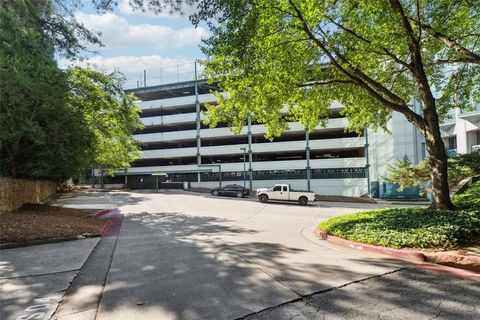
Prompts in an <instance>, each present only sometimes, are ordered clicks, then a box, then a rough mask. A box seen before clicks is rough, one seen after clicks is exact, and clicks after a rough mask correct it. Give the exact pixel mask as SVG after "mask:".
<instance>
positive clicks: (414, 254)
mask: <svg viewBox="0 0 480 320" xmlns="http://www.w3.org/2000/svg"><path fill="white" fill-rule="evenodd" d="M314 232H315V234H316V235H317V236H318V237H320V238H321V239H323V240H327V241H330V242H333V243H336V244H338V245H341V246H344V247H348V248H351V249H355V250H362V251H368V252H373V253H380V254H386V255H389V256H394V257H397V258H401V259H408V260H414V261H419V262H426V261H428V258H427V257H426V256H425V255H424V254H423V253H421V252H418V251H412V250H404V249H392V248H386V247H380V246H374V245H371V244H365V243H360V242H354V241H350V240H347V239H343V238H339V237H335V236H332V235H330V234H328V233H326V232H325V231H322V230H320V229H318V228H315V231H314Z"/></svg>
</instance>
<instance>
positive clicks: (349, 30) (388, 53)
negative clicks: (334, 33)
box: [326, 16, 411, 69]
mask: <svg viewBox="0 0 480 320" xmlns="http://www.w3.org/2000/svg"><path fill="white" fill-rule="evenodd" d="M326 18H327V19H328V20H330V21H331V22H332V23H333V24H334V25H336V26H337V27H339V28H340V29H342V30H344V31H345V32H347V33H349V34H351V35H352V36H354V37H356V38H357V39H359V40H361V41H363V42H365V43H368V44H372V42H371V41H370V40H368V39H367V38H365V37H363V36H361V35H359V34H358V33H356V32H355V31H353V30H351V29H349V28H347V27H345V26H344V25H342V24H340V23H338V22H336V21H335V20H334V19H332V18H330V17H328V16H327V17H326ZM380 49H381V50H382V51H383V53H382V52H378V51H375V52H376V53H378V54H386V55H387V56H389V57H390V58H392V59H393V60H394V61H395V62H396V63H398V64H401V65H402V66H404V67H406V68H408V69H410V68H411V66H410V64H408V63H407V62H405V61H403V60H401V59H400V58H398V57H397V56H396V55H395V54H393V53H392V52H391V51H390V50H388V49H387V48H385V47H380Z"/></svg>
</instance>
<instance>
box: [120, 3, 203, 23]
mask: <svg viewBox="0 0 480 320" xmlns="http://www.w3.org/2000/svg"><path fill="white" fill-rule="evenodd" d="M159 2H160V8H161V10H160V11H159V12H155V11H154V10H152V9H150V8H149V7H148V0H143V3H144V5H143V8H135V9H134V8H132V6H131V5H130V3H129V0H122V2H120V4H119V5H118V9H119V10H120V12H121V13H123V14H125V15H129V16H148V17H172V18H181V19H188V17H189V16H190V15H192V14H193V13H195V12H196V9H197V7H196V4H194V5H188V4H186V3H185V1H182V2H180V3H179V4H176V5H178V7H177V10H176V9H175V8H172V7H171V6H170V5H169V4H167V3H166V2H165V1H159ZM142 9H143V10H142Z"/></svg>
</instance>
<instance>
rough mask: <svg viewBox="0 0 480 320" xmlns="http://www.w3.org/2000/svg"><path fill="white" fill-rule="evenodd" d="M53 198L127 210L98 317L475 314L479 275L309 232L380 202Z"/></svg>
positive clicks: (178, 195)
mask: <svg viewBox="0 0 480 320" xmlns="http://www.w3.org/2000/svg"><path fill="white" fill-rule="evenodd" d="M59 202H60V203H62V204H63V205H79V204H82V205H89V206H90V207H92V206H94V207H99V206H101V205H103V206H109V207H113V206H116V205H117V206H118V205H120V206H121V210H122V211H123V213H124V215H125V217H124V220H123V224H122V227H121V230H120V235H119V237H118V239H117V240H116V243H115V245H114V248H115V249H114V252H113V255H112V256H111V259H112V260H111V265H110V267H109V271H108V276H107V279H106V283H105V286H104V288H103V292H102V293H101V299H100V302H99V305H98V310H96V312H94V311H95V310H93V311H92V310H90V311H92V314H94V315H95V314H96V319H100V320H109V319H115V320H117V319H185V320H187V319H237V318H242V317H246V318H247V319H255V318H259V319H377V318H378V319H383V318H388V319H403V318H405V319H430V318H435V317H437V318H438V319H479V318H480V310H479V309H478V301H480V285H478V282H473V281H469V280H464V279H460V278H454V277H450V276H445V275H439V274H437V273H430V272H425V271H420V270H417V269H413V268H411V265H409V264H408V263H406V262H403V261H399V260H394V259H391V258H388V257H385V256H380V255H375V254H368V253H364V252H359V251H353V250H350V249H346V248H343V247H338V246H335V245H332V244H330V243H328V242H325V241H321V240H318V239H317V238H316V237H315V236H314V235H313V233H312V231H313V228H314V226H315V225H316V224H317V223H318V222H319V221H322V220H324V219H326V218H328V217H332V216H335V215H339V214H343V213H349V212H355V211H359V210H364V209H369V208H374V207H381V206H380V205H370V204H345V203H327V202H319V203H316V204H315V205H310V206H307V207H299V206H297V205H291V204H274V203H268V204H262V203H259V202H256V201H252V200H239V199H232V198H216V197H212V196H209V195H204V194H195V193H188V192H165V193H157V194H155V193H98V194H95V193H92V194H83V195H80V196H75V197H70V198H68V199H61V200H60V201H59ZM93 269H94V268H93ZM75 290H78V291H82V290H83V288H76V289H75ZM72 319H73V318H72Z"/></svg>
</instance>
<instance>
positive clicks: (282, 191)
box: [257, 184, 315, 206]
mask: <svg viewBox="0 0 480 320" xmlns="http://www.w3.org/2000/svg"><path fill="white" fill-rule="evenodd" d="M257 197H258V199H259V200H260V202H263V203H265V202H268V201H269V200H279V201H298V204H300V205H301V206H306V205H307V204H308V202H309V201H315V192H309V191H297V190H293V189H292V188H290V185H289V184H276V185H275V186H274V187H273V188H270V189H257Z"/></svg>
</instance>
